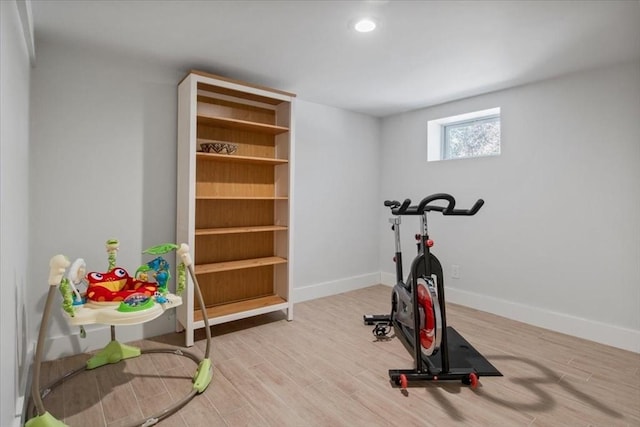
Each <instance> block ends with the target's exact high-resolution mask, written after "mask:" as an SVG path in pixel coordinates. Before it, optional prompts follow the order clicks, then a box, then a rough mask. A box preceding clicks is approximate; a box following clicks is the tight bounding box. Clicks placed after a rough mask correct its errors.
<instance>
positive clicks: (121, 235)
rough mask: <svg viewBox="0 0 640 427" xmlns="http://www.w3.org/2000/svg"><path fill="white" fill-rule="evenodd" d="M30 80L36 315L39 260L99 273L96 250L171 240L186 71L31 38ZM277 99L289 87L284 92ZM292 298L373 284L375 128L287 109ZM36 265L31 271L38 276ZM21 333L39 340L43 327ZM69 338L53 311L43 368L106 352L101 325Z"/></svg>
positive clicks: (123, 257) (335, 112)
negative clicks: (292, 118)
mask: <svg viewBox="0 0 640 427" xmlns="http://www.w3.org/2000/svg"><path fill="white" fill-rule="evenodd" d="M37 42H38V43H37V49H38V62H37V66H36V68H35V69H34V71H33V79H32V80H33V83H32V94H33V96H32V110H33V112H32V146H33V150H32V157H31V168H32V173H31V179H32V185H31V203H32V222H31V230H32V234H31V235H32V239H31V247H32V251H31V263H32V265H33V266H34V268H33V269H32V274H31V276H32V277H31V278H30V281H29V284H30V288H29V290H30V292H31V293H32V294H33V295H37V296H38V297H37V298H35V299H34V301H33V302H32V303H31V304H30V307H29V315H30V316H31V317H32V318H34V319H39V318H40V316H41V313H42V305H43V304H44V297H45V287H46V279H47V274H48V270H47V265H48V261H49V258H50V257H51V256H53V255H55V254H56V253H59V252H62V253H64V254H65V255H67V256H69V257H70V258H72V259H75V258H76V257H83V258H85V260H86V261H87V264H88V266H89V268H90V269H92V266H96V269H97V270H100V269H101V268H103V267H106V262H107V259H106V255H105V252H104V241H105V240H106V239H108V238H111V237H116V238H118V239H120V241H121V250H120V252H119V260H120V262H119V264H120V265H122V266H124V267H126V268H135V267H137V266H138V265H139V264H140V263H141V262H142V260H143V259H142V257H141V255H140V252H141V251H142V250H143V249H144V248H146V247H148V246H151V245H153V244H157V243H163V242H170V241H173V239H175V212H176V205H175V203H176V202H175V192H176V172H175V170H176V165H175V155H176V108H177V83H178V82H179V81H180V80H181V79H182V78H183V77H184V75H185V74H186V71H185V70H174V69H172V68H171V67H167V66H166V65H162V64H155V63H151V62H149V61H145V60H143V59H140V58H133V59H132V58H127V57H123V56H119V55H113V54H109V53H108V52H103V51H100V52H99V53H95V52H93V51H91V50H82V49H75V48H73V47H72V46H69V45H60V44H56V43H53V42H49V41H45V40H37ZM282 89H284V90H286V89H287V88H282ZM296 105H297V111H296V149H297V150H296V158H295V162H294V174H295V175H294V179H295V190H294V191H295V195H294V196H295V197H294V200H295V206H294V214H293V220H294V228H295V237H294V238H295V242H294V247H295V254H294V269H295V271H294V277H293V280H292V284H293V287H294V290H293V298H294V300H295V301H301V300H305V299H309V298H315V297H318V296H323V295H329V294H332V293H336V292H344V291H346V290H348V289H354V288H357V287H363V286H369V285H372V284H375V283H378V282H379V263H378V248H377V245H378V227H377V211H376V206H377V202H378V186H379V178H378V177H379V153H380V149H379V143H378V141H379V121H378V120H377V119H374V118H371V117H368V116H365V115H361V114H356V113H351V112H347V111H344V110H340V109H336V108H331V107H326V106H322V105H318V104H313V103H309V102H305V101H303V100H297V102H296ZM36 266H38V267H36ZM33 323H34V325H33V327H32V330H31V334H32V336H34V337H35V333H36V332H37V328H38V326H39V320H38V321H37V322H36V321H34V322H33ZM87 330H88V332H89V333H88V337H87V338H86V339H80V338H79V330H78V329H77V328H70V327H69V326H68V325H67V323H66V321H65V320H64V318H63V316H62V313H61V312H60V311H58V310H54V319H53V321H52V323H51V325H50V331H49V337H50V340H49V343H48V347H47V353H46V358H56V357H60V356H62V355H66V354H75V353H79V352H82V351H87V350H91V349H96V348H100V347H102V346H104V344H105V343H106V340H107V339H108V329H107V328H104V327H100V326H90V327H88V328H87ZM171 330H173V321H172V320H171V319H170V317H168V316H162V317H160V318H158V319H156V320H155V321H154V322H151V323H150V324H145V325H143V326H140V327H127V328H118V337H119V338H120V339H121V340H122V341H127V340H132V339H137V338H140V337H142V336H146V337H150V336H154V335H158V334H161V333H167V332H170V331H171Z"/></svg>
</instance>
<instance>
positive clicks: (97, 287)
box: [87, 267, 158, 302]
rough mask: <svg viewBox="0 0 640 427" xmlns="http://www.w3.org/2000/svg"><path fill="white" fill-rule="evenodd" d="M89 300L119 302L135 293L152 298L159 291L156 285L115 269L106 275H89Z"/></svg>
mask: <svg viewBox="0 0 640 427" xmlns="http://www.w3.org/2000/svg"><path fill="white" fill-rule="evenodd" d="M87 280H88V281H89V287H88V288H87V299H89V300H90V301H93V302H119V301H124V299H125V298H126V297H128V296H129V295H132V294H134V293H141V294H144V295H146V296H149V297H150V296H152V295H153V294H154V293H155V292H156V291H157V289H158V286H157V285H156V284H155V283H151V282H143V281H141V280H137V279H134V278H133V277H131V276H129V273H127V271H126V270H125V269H124V268H121V267H115V268H113V269H111V270H109V271H108V272H106V273H97V272H91V273H89V274H87Z"/></svg>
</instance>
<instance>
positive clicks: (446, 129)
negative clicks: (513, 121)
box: [427, 108, 500, 161]
mask: <svg viewBox="0 0 640 427" xmlns="http://www.w3.org/2000/svg"><path fill="white" fill-rule="evenodd" d="M427 138H428V160H429V161H434V160H449V159H463V158H469V157H484V156H496V155H499V154H500V108H491V109H489V110H483V111H476V112H473V113H468V114H461V115H458V116H452V117H445V118H443V119H438V120H430V121H429V122H428V136H427Z"/></svg>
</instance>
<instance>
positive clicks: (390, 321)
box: [364, 193, 502, 389]
mask: <svg viewBox="0 0 640 427" xmlns="http://www.w3.org/2000/svg"><path fill="white" fill-rule="evenodd" d="M438 201H444V202H446V206H442V205H441V204H437V203H436V204H434V202H438ZM384 205H385V206H387V207H389V208H390V209H391V213H392V214H393V215H394V217H393V218H390V219H389V222H390V223H392V224H393V225H392V227H391V229H392V230H393V231H394V234H395V245H396V253H395V257H394V261H395V264H396V285H395V286H394V287H393V292H392V294H391V313H390V314H388V315H370V314H365V315H364V322H365V324H367V325H375V326H374V329H373V334H374V335H375V336H376V337H377V338H383V337H387V335H388V334H389V333H390V332H391V329H392V328H393V329H394V330H395V332H396V334H395V335H396V336H397V337H398V338H399V339H400V341H401V342H402V343H403V344H404V346H405V347H406V348H407V350H408V351H409V352H410V353H412V355H413V358H414V361H415V367H414V368H413V369H391V370H389V377H390V379H391V381H392V382H393V383H395V384H396V385H399V386H401V387H402V388H403V389H405V388H406V387H407V386H408V383H409V382H410V381H436V380H459V381H462V383H463V384H467V385H470V386H471V387H476V386H477V384H478V378H479V377H480V375H481V374H482V375H493V376H500V375H502V374H500V372H499V371H498V370H497V369H496V368H495V367H494V366H493V365H491V364H490V363H489V362H488V361H487V360H486V359H485V358H484V357H482V355H480V354H479V353H478V352H477V351H476V350H475V349H474V348H473V347H472V346H471V344H469V343H468V342H467V341H466V340H465V339H464V338H463V337H462V336H461V335H460V334H458V333H457V332H456V331H455V329H453V328H452V327H450V326H449V327H448V326H447V317H446V308H445V298H444V276H443V272H442V265H441V264H440V261H438V259H437V258H436V257H435V255H433V254H432V253H431V247H432V246H433V240H431V239H430V238H429V234H428V230H427V213H428V212H441V213H442V214H443V215H447V216H448V215H456V216H472V215H475V214H476V213H477V212H478V211H479V210H480V208H481V207H482V206H483V205H484V200H482V199H479V200H478V201H477V202H476V203H475V204H474V205H473V207H472V208H471V209H456V208H455V205H456V201H455V199H454V198H453V196H451V195H449V194H444V193H438V194H432V195H430V196H427V197H425V198H424V199H422V201H420V203H419V204H418V205H416V206H411V200H410V199H406V200H405V201H404V202H403V203H400V202H398V201H395V200H394V201H389V200H387V201H385V202H384ZM405 215H418V216H420V223H421V228H420V230H421V231H420V234H416V240H417V249H418V254H417V255H416V257H415V258H414V260H413V262H412V263H411V272H410V273H409V276H408V277H407V281H406V282H404V281H403V274H402V251H401V249H400V223H401V221H400V217H401V216H405ZM438 353H439V356H440V357H437V355H438Z"/></svg>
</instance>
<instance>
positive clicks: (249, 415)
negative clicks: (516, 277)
mask: <svg viewBox="0 0 640 427" xmlns="http://www.w3.org/2000/svg"><path fill="white" fill-rule="evenodd" d="M389 296H390V288H388V287H386V286H382V285H379V286H374V287H370V288H366V289H361V290H357V291H353V292H348V293H345V294H341V295H336V296H331V297H327V298H322V299H317V300H313V301H307V302H303V303H300V304H296V305H295V308H294V319H295V320H294V321H292V322H287V321H286V319H285V318H284V315H281V314H279V313H277V314H270V315H265V316H260V317H256V318H252V319H246V320H243V321H239V322H234V323H231V324H227V325H220V326H215V327H213V328H212V331H213V335H214V338H213V340H212V357H211V359H212V361H213V364H214V376H213V381H212V383H211V385H210V386H209V387H208V389H207V390H206V391H205V392H204V393H203V394H201V395H199V396H196V397H195V398H194V399H193V400H192V401H191V403H189V404H188V405H187V406H186V407H184V408H183V409H182V410H180V411H179V412H178V413H176V414H173V415H172V416H171V417H169V418H167V419H165V420H164V421H162V422H161V423H160V425H161V426H163V427H168V426H180V427H185V426H191V427H199V426H202V427H216V426H245V425H252V426H350V427H351V426H432V425H433V426H459V425H464V426H536V427H538V426H554V427H555V426H607V427H609V426H640V355H639V354H636V353H631V352H627V351H623V350H619V349H615V348H612V347H607V346H604V345H599V344H595V343H593V342H589V341H585V340H581V339H578V338H574V337H570V336H566V335H562V334H558V333H555V332H550V331H548V330H544V329H540V328H536V327H532V326H528V325H525V324H522V323H518V322H515V321H511V320H507V319H504V318H501V317H498V316H495V315H491V314H487V313H483V312H479V311H476V310H473V309H469V308H466V307H462V306H457V305H453V304H449V305H448V306H447V317H448V321H449V324H450V325H451V326H454V327H455V328H456V330H457V331H458V332H460V333H461V334H462V335H463V336H464V337H465V338H466V339H467V340H468V341H469V342H470V343H471V344H472V345H473V346H474V347H475V348H476V349H477V350H479V351H480V352H481V353H482V354H483V355H484V356H485V357H486V358H487V359H489V361H490V362H492V363H493V364H494V365H495V366H496V367H497V368H498V369H499V370H500V371H501V372H502V373H503V374H504V377H481V378H480V385H479V386H478V387H477V388H476V389H473V390H472V389H470V388H469V387H467V386H464V385H461V384H460V383H458V382H449V383H445V382H440V383H428V384H426V385H425V386H421V387H410V388H409V389H408V392H407V393H406V394H403V393H402V392H401V390H400V389H399V388H395V387H392V385H391V384H390V382H389V379H388V375H387V370H388V369H390V368H392V369H399V368H411V366H412V359H411V357H410V355H409V353H408V352H406V350H405V349H404V347H403V346H402V345H401V343H400V342H399V341H398V339H397V338H396V339H392V340H390V341H386V342H383V341H376V340H375V337H374V336H373V334H372V333H371V329H372V328H371V327H370V326H365V325H364V324H363V322H362V315H363V314H364V313H384V312H386V311H387V310H388V309H389V307H388V304H389ZM203 335H204V334H203ZM182 343H183V337H182V336H181V335H180V334H171V335H167V336H163V337H157V338H152V339H148V340H144V341H141V342H137V343H134V344H135V345H138V346H140V347H142V348H154V347H166V346H167V345H172V346H177V347H179V346H180V345H181V344H182ZM203 349H204V341H202V340H200V341H198V342H197V344H196V346H194V347H193V348H192V349H191V350H192V351H194V352H200V353H202V351H203ZM88 357H89V355H79V356H74V357H71V358H67V359H63V360H58V361H54V362H47V363H46V364H45V365H44V366H43V376H44V378H43V380H42V381H43V383H42V384H47V383H48V382H50V380H51V379H52V378H57V377H59V376H60V375H62V374H63V373H65V372H66V371H69V370H71V369H73V368H76V367H78V366H80V365H82V363H83V362H84V361H85V360H86V359H87V358H88ZM194 371H195V364H194V363H193V362H192V361H191V360H190V359H187V358H184V357H178V356H175V355H171V354H155V355H154V354H144V355H142V356H141V357H139V358H135V359H129V360H127V361H126V362H121V363H118V364H115V365H109V366H106V367H102V368H99V369H96V370H93V371H87V372H83V373H82V374H80V375H79V376H77V377H74V378H72V379H70V380H67V381H66V382H65V383H64V384H63V385H62V386H60V387H57V388H56V389H54V391H53V392H52V393H50V394H49V395H48V396H47V397H46V398H45V405H46V407H47V409H48V410H49V412H51V413H52V414H53V415H54V416H56V417H57V418H58V419H60V420H64V421H65V422H66V423H67V424H69V425H71V426H74V427H93V426H105V425H108V426H121V425H124V424H126V422H127V421H129V422H131V421H133V420H136V419H139V418H141V417H143V416H148V415H149V414H152V413H154V412H157V411H159V410H162V408H164V407H166V406H167V405H168V403H169V402H170V401H173V400H175V399H178V398H180V397H181V396H183V395H184V394H186V393H187V392H188V390H189V389H190V386H191V377H192V375H193V373H194ZM160 376H161V377H160ZM143 414H144V415H143Z"/></svg>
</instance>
